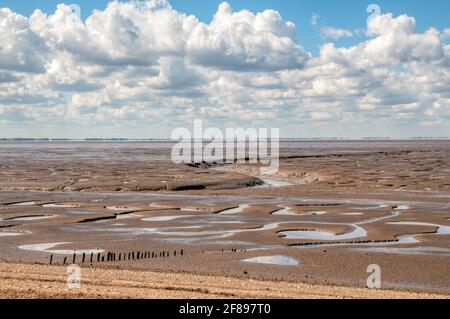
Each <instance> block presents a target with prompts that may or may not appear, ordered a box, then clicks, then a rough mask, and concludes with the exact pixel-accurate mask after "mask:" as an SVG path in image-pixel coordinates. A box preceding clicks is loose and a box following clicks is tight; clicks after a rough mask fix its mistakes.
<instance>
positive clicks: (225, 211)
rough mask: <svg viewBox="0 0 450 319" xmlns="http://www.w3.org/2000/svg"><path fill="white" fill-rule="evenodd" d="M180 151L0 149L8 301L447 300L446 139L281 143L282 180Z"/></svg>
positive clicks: (449, 210)
mask: <svg viewBox="0 0 450 319" xmlns="http://www.w3.org/2000/svg"><path fill="white" fill-rule="evenodd" d="M171 146H172V144H171V143H169V142H139V143H138V142H128V143H126V142H123V143H120V142H110V143H105V142H0V149H1V152H2V153H1V154H2V156H1V157H0V259H1V260H2V261H3V262H4V263H1V264H0V269H1V274H2V275H1V278H2V279H1V280H2V289H1V294H2V295H3V296H7V297H13V298H14V297H21V296H30V297H61V298H65V297H83V298H84V297H88V298H90V297H120V298H129V297H131V298H133V297H148V298H151V297H161V298H168V297H169V298H170V297H174V298H178V297H179V298H186V297H191V298H197V297H212V298H216V297H238V298H239V297H243V298H260V297H264V298H266V297H267V298H272V297H274V298H275V297H280V298H282V297H287V298H302V297H313V298H316V297H317V298H321V297H325V298H329V297H336V298H345V297H350V298H378V297H380V298H391V297H399V298H409V297H413V298H414V296H417V297H419V298H423V297H426V296H431V297H432V298H433V297H436V296H443V297H448V296H450V267H449V266H450V204H449V202H450V200H449V199H450V170H449V167H450V141H448V140H408V141H284V142H282V143H281V157H280V170H279V172H278V173H277V174H276V175H271V176H264V175H259V174H258V172H259V170H258V167H257V166H255V165H251V164H246V163H240V164H232V165H217V164H214V163H199V164H196V165H176V164H173V163H172V162H171V160H170V148H171ZM72 263H75V264H78V265H80V267H81V269H82V286H84V288H82V289H81V290H79V291H68V290H65V288H63V286H64V283H65V281H66V277H67V274H66V272H65V269H66V267H67V266H68V265H69V264H72ZM50 264H51V265H50ZM370 265H378V266H379V267H380V269H381V278H382V289H383V290H381V291H374V290H370V289H366V284H367V278H368V276H369V275H370V273H368V272H367V269H368V267H369V266H370ZM27 273H28V275H27ZM52 273H55V275H52ZM33 276H36V278H35V279H33ZM103 276H104V277H103ZM45 278H46V279H45ZM102 278H111V279H109V280H107V279H102ZM228 282H232V283H233V284H232V285H231V286H230V287H234V288H233V289H232V288H227V287H228V286H227V283H228ZM3 283H4V285H3ZM199 283H201V284H199ZM46 285H47V286H46ZM164 285H166V286H164ZM26 287H27V288H26ZM46 287H47V288H46ZM64 287H65V286H64ZM165 287H166V288H165ZM167 287H168V288H167ZM235 287H242V290H239V291H238V292H236V289H235ZM258 287H264V288H261V289H259V288H258ZM202 289H203V290H202ZM266 289H269V290H266ZM27 294H28V295H27ZM227 294H230V295H229V296H228V295H227ZM233 294H234V295H233Z"/></svg>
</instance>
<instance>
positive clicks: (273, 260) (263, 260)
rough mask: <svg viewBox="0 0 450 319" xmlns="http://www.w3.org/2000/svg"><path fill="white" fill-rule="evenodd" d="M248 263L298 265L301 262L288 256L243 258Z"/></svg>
mask: <svg viewBox="0 0 450 319" xmlns="http://www.w3.org/2000/svg"><path fill="white" fill-rule="evenodd" d="M242 261H243V262H246V263H255V264H268V265H278V266H297V265H298V264H299V262H298V261H297V260H296V259H294V258H290V257H287V256H261V257H254V258H249V259H244V260H242Z"/></svg>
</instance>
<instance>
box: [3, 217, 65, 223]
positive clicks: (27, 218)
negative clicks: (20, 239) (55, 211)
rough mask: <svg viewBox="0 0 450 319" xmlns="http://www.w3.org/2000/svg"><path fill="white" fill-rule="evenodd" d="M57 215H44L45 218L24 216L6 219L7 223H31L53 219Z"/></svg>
mask: <svg viewBox="0 0 450 319" xmlns="http://www.w3.org/2000/svg"><path fill="white" fill-rule="evenodd" d="M56 216H57V215H46V216H24V217H14V218H10V219H8V221H23V222H31V221H35V220H44V219H50V218H54V217H56Z"/></svg>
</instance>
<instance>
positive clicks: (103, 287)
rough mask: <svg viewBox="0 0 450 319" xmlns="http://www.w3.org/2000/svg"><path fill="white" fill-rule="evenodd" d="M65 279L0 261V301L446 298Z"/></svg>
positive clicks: (94, 276) (268, 284)
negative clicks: (75, 283)
mask: <svg viewBox="0 0 450 319" xmlns="http://www.w3.org/2000/svg"><path fill="white" fill-rule="evenodd" d="M66 278H67V274H66V267H61V266H44V265H25V264H7V263H0V298H39V299H42V298H151V299H167V298H186V299H189V298H224V299H230V298H231V299H240V298H244V299H261V298H267V299H272V298H286V299H304V298H308V299H316V298H326V299H332V298H333V299H334V298H338V299H344V298H353V299H355V298H370V299H377V298H383V299H394V298H403V299H406V298H408V299H429V298H433V299H438V298H439V299H441V298H445V299H448V298H450V296H449V295H440V294H430V293H415V292H401V291H393V290H373V289H362V288H348V287H338V286H319V285H308V284H300V283H290V282H276V281H257V280H245V279H236V278H227V277H218V276H198V275H189V274H181V273H171V274H169V273H155V272H148V271H128V270H110V269H92V268H83V269H82V284H81V289H68V288H67V286H66Z"/></svg>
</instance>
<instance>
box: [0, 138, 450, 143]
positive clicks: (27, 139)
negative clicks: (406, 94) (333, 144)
mask: <svg viewBox="0 0 450 319" xmlns="http://www.w3.org/2000/svg"><path fill="white" fill-rule="evenodd" d="M193 140H194V139H193ZM426 140H430V141H435V140H437V141H439V140H450V137H362V138H344V137H342V138H341V137H324V138H320V137H316V138H314V137H313V138H280V141H281V142H296V141H300V142H307V141H350V142H351V141H426ZM175 141H176V140H172V139H170V138H142V139H133V138H0V142H175ZM205 142H206V140H205Z"/></svg>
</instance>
